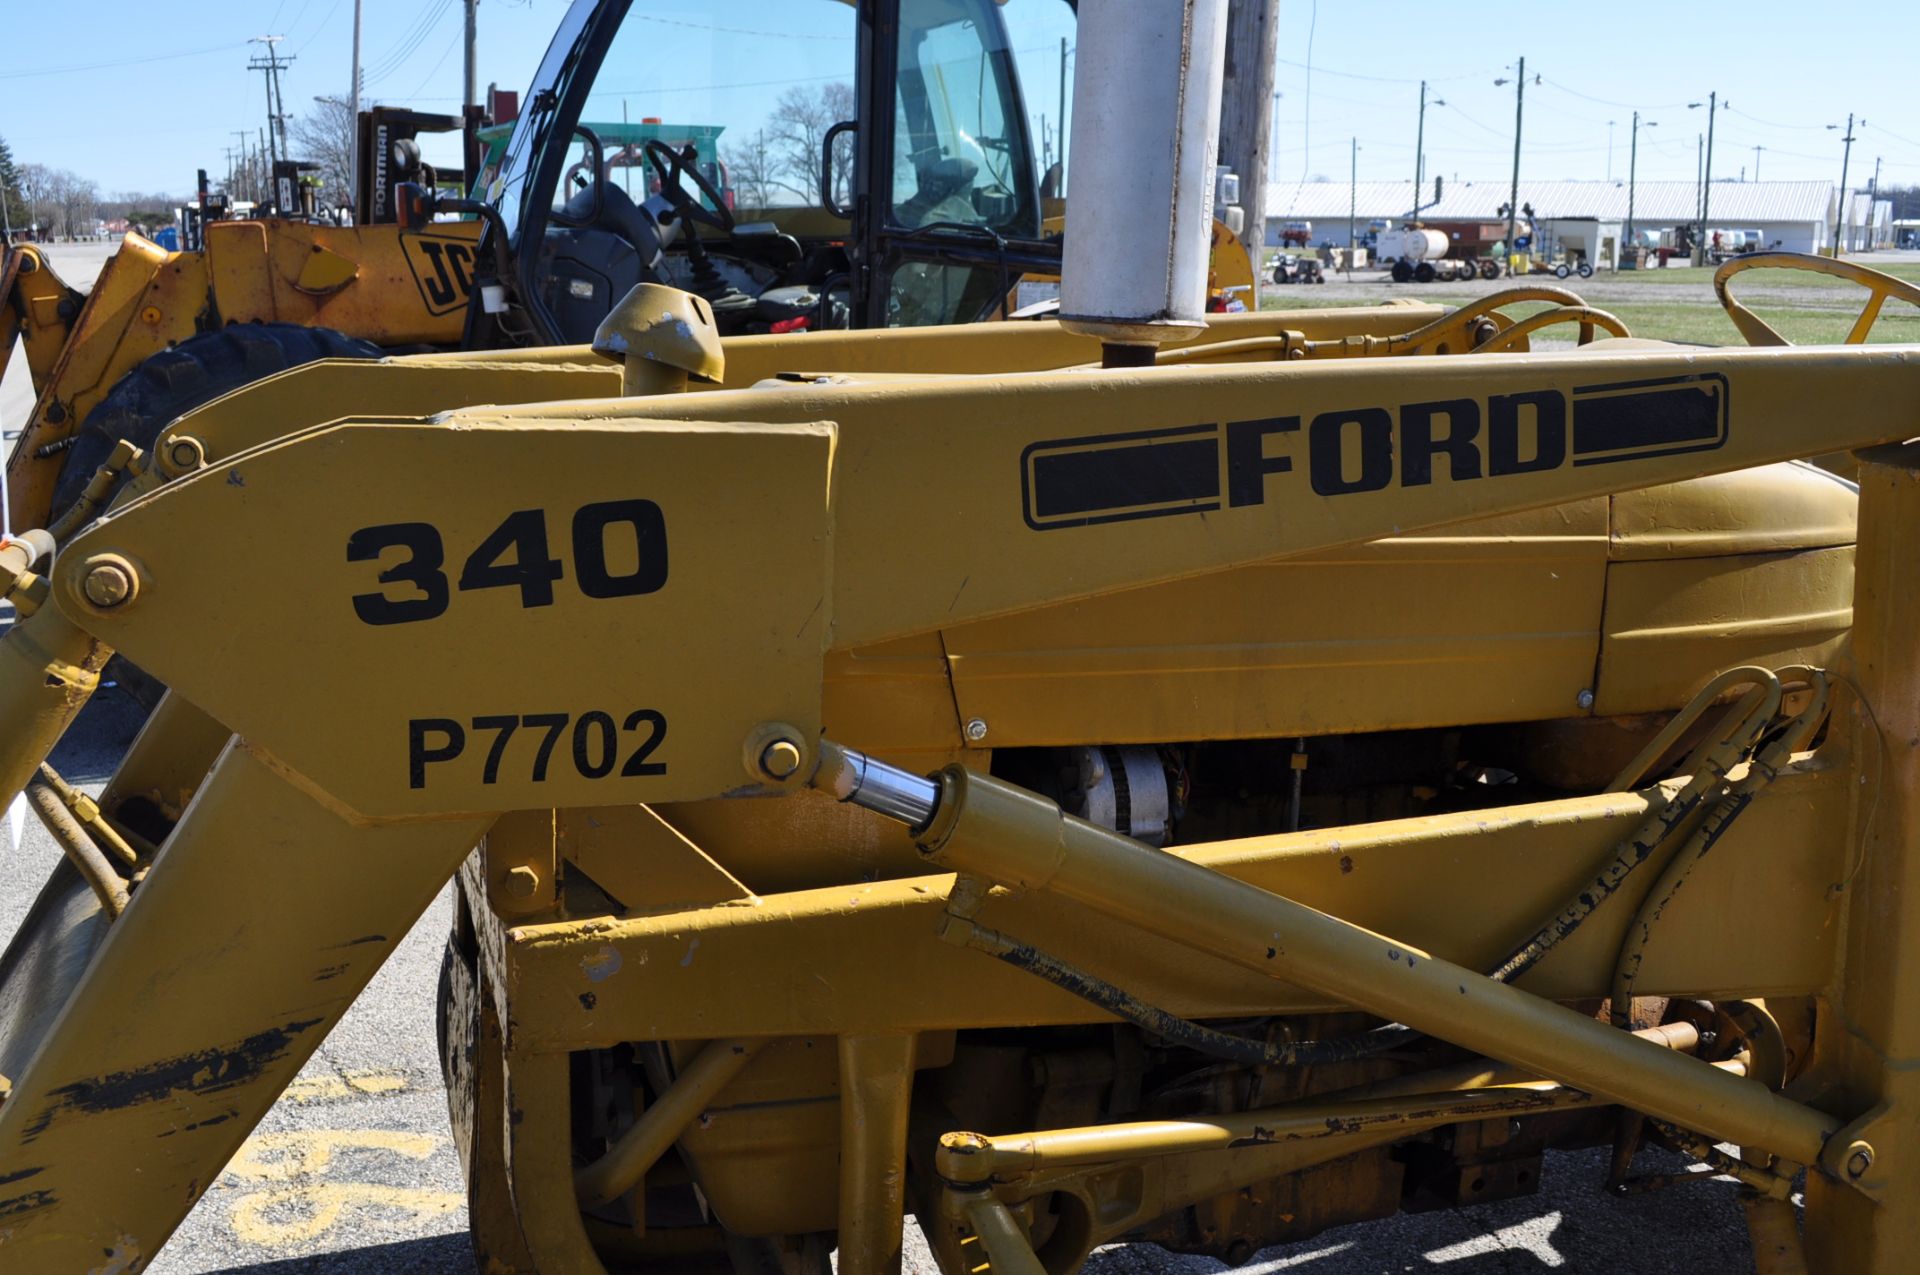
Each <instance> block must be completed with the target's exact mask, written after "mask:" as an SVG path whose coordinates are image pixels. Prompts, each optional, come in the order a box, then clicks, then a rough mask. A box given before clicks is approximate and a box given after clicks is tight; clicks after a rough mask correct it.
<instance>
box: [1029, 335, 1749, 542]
mask: <svg viewBox="0 0 1920 1275" xmlns="http://www.w3.org/2000/svg"><path fill="white" fill-rule="evenodd" d="M1727 389H1728V387H1727V378H1726V377H1724V376H1721V375H1719V374H1718V373H1712V372H1709V373H1703V374H1700V375H1695V376H1679V377H1670V378H1665V379H1661V380H1652V381H1622V382H1615V383H1612V384H1607V385H1586V386H1580V387H1578V388H1576V389H1575V390H1574V391H1573V394H1572V396H1571V399H1572V401H1571V402H1569V401H1568V400H1569V396H1568V395H1566V394H1564V393H1562V392H1561V391H1559V390H1555V389H1541V390H1528V391H1524V392H1521V393H1518V394H1494V395H1491V396H1489V397H1487V398H1485V399H1478V398H1450V399H1436V400H1433V401H1431V402H1422V403H1403V404H1400V405H1399V406H1398V407H1391V408H1389V407H1379V406H1367V407H1353V408H1343V409H1340V410H1336V411H1331V412H1321V413H1320V414H1319V415H1317V416H1314V417H1313V418H1311V419H1310V420H1308V419H1303V418H1302V417H1299V416H1263V417H1258V418H1255V419H1252V420H1243V421H1227V422H1226V423H1225V424H1214V425H1180V426H1173V427H1170V428H1164V429H1149V430H1138V431H1135V432H1132V433H1126V434H1103V435H1097V436H1093V437H1088V438H1061V439H1053V440H1050V441H1048V442H1043V443H1034V444H1033V445H1032V446H1030V447H1028V448H1027V449H1026V450H1025V451H1024V452H1022V453H1021V456H1020V488H1021V493H1022V496H1023V499H1024V503H1025V506H1026V508H1025V510H1024V513H1025V516H1026V520H1027V525H1028V526H1029V527H1032V528H1033V529H1034V530H1035V531H1053V530H1056V529H1058V528H1061V527H1085V526H1091V525H1093V524H1095V523H1103V522H1125V521H1129V520H1132V519H1135V518H1157V517H1162V516H1165V515H1169V514H1189V513H1207V512H1210V511H1213V510H1217V509H1220V508H1222V507H1226V508H1230V509H1231V508H1238V507H1241V506H1245V505H1261V504H1265V503H1266V502H1267V501H1268V499H1269V498H1270V496H1271V495H1272V493H1273V487H1274V484H1275V482H1276V481H1279V482H1282V483H1284V482H1288V481H1292V482H1298V481H1300V478H1302V477H1303V478H1304V479H1305V480H1306V484H1307V486H1308V488H1309V490H1311V491H1312V492H1313V494H1314V495H1316V496H1347V495H1352V494H1354V493H1356V492H1368V491H1381V490H1383V489H1385V488H1388V487H1392V486H1396V485H1397V486H1401V487H1423V486H1426V485H1428V484H1430V483H1432V482H1434V481H1435V479H1436V476H1438V477H1439V478H1440V479H1441V480H1442V481H1450V482H1456V483H1459V482H1471V481H1474V480H1476V479H1481V478H1502V477H1506V476H1509V475H1514V474H1531V473H1539V472H1541V471H1543V470H1553V469H1559V468H1561V467H1562V466H1564V465H1568V464H1572V465H1576V466H1579V465H1605V464H1612V463H1614V462H1616V461H1623V460H1638V459H1641V458H1643V457H1647V456H1665V455H1671V454H1674V453H1677V452H1696V451H1711V450H1713V449H1714V448H1717V447H1719V446H1721V445H1722V444H1723V443H1725V442H1726V441H1727ZM1289 474H1297V475H1299V477H1295V478H1291V479H1284V478H1277V476H1279V475H1289Z"/></svg>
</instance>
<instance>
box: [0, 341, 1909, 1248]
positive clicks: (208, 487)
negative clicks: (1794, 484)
mask: <svg viewBox="0 0 1920 1275" xmlns="http://www.w3.org/2000/svg"><path fill="white" fill-rule="evenodd" d="M1916 422H1920V375H1917V374H1916V371H1915V369H1914V367H1913V365H1912V363H1911V361H1910V353H1909V352H1907V351H1902V350H1896V349H1848V350H1832V349H1817V350H1792V351H1788V350H1768V351H1744V352H1742V351H1734V352H1726V353H1714V354H1711V355H1707V354H1699V353H1695V352H1679V351H1676V352H1673V353H1657V354H1650V353H1648V352H1647V351H1645V350H1637V351H1635V352H1634V353H1633V354H1632V355H1631V356H1621V355H1609V354H1605V353H1601V352H1589V353H1576V354H1555V355H1536V356H1520V357H1506V358H1498V359H1487V360H1471V361H1469V360H1425V359H1421V360H1386V361H1352V362H1343V363H1337V364H1327V365H1321V366H1304V365H1300V364H1246V365H1229V366H1225V367H1222V366H1214V367H1209V368H1179V367H1165V368H1156V369H1143V370H1129V371H1107V370H1099V369H1082V370H1073V371H1060V372H1035V373H1023V374H1017V375H1011V376H1001V377H996V378H993V379H992V380H990V381H989V380H986V379H980V380H975V379H972V378H967V377H961V376H945V377H942V376H934V377H927V378H924V379H921V378H905V379H896V380H888V381H880V382H872V383H864V384H863V383H860V382H859V381H858V379H857V378H848V379H847V380H846V382H845V383H838V384H799V385H792V386H787V387H782V388H770V389H759V390H738V391H718V392H710V393H707V394H703V395H697V396H688V397H681V398H671V399H652V400H636V399H626V400H620V399H612V400H601V401H585V402H571V403H565V404H546V405H533V406H528V407H525V408H510V409H509V408H502V409H472V410H467V411H461V412H454V413H449V414H446V415H443V416H439V417H435V418H431V419H424V420H423V419H417V418H414V419H404V418H403V419H390V420H346V421H341V422H336V423H332V424H324V425H318V426H314V427H311V428H308V429H304V430H301V431H299V432H296V433H294V434H291V435H289V436H287V437H285V438H281V439H277V440H275V441H272V442H267V443H263V444H261V445H259V446H257V447H254V448H251V449H249V450H245V451H241V452H239V453H238V454H235V455H231V456H229V457H227V458H225V459H222V460H219V461H218V462H216V463H214V464H212V465H210V466H209V467H207V468H206V469H204V470H201V471H199V472H197V473H194V474H192V475H190V476H187V477H184V478H182V479H180V480H177V481H175V482H172V483H170V484H168V485H166V486H165V487H163V488H161V489H159V490H157V491H154V492H152V493H151V494H148V495H146V496H144V497H141V498H139V499H136V500H134V501H132V502H131V503H129V504H127V505H125V506H123V507H121V508H120V509H119V510H118V511H117V512H116V513H114V514H113V515H112V516H111V517H109V518H107V519H105V520H103V521H102V522H100V523H99V524H97V525H95V526H94V527H93V528H92V529H90V530H88V531H87V532H86V533H84V534H83V535H81V536H80V537H78V538H77V539H76V540H75V541H74V542H73V544H71V545H70V546H69V547H68V549H67V551H66V552H64V553H63V554H62V555H61V556H60V559H59V562H58V564H57V566H56V567H55V568H54V569H53V570H52V572H51V575H50V577H49V582H48V583H49V587H48V589H47V593H46V600H45V602H44V603H43V604H42V605H41V606H40V608H39V609H38V610H37V611H35V612H34V614H32V615H31V616H29V617H28V618H27V619H26V620H24V621H23V622H22V623H21V624H20V625H19V626H17V628H16V629H15V630H14V631H13V632H12V633H10V634H8V635H7V637H6V638H5V641H6V642H7V643H8V645H9V648H10V649H11V650H13V651H25V650H31V649H34V648H33V646H32V644H33V643H34V642H40V643H41V645H42V646H43V647H44V646H47V645H48V644H49V635H51V636H52V637H62V636H64V637H65V638H66V640H67V641H68V643H69V645H71V644H72V643H73V642H76V641H81V642H84V641H88V640H91V641H97V642H98V643H99V644H100V646H101V647H102V648H105V647H112V648H115V649H118V650H121V651H123V652H125V653H126V654H127V655H128V656H130V657H131V658H133V659H134V660H136V661H137V662H139V663H140V664H141V665H143V666H144V667H146V668H148V669H150V670H152V671H153V672H154V673H156V674H157V675H159V676H161V677H163V678H164V679H165V680H166V681H167V682H168V683H169V684H170V685H171V686H172V687H173V688H174V689H175V692H176V694H177V695H178V696H179V697H181V698H182V699H184V700H187V701H191V703H192V704H194V705H196V706H198V707H199V708H200V709H203V710H205V711H206V712H207V713H208V714H210V715H211V716H212V717H213V718H214V719H216V720H217V721H218V722H220V723H221V724H222V725H223V726H225V727H226V728H228V729H230V730H231V731H233V732H234V733H235V734H236V736H237V737H238V739H237V740H236V741H235V742H234V743H232V744H231V745H229V747H228V748H227V749H226V751H225V752H224V754H223V755H222V757H221V759H220V760H219V762H218V763H217V764H216V765H215V767H214V769H213V772H212V774H211V776H210V777H209V779H208V780H207V782H206V783H205V785H204V786H203V787H202V790H201V792H200V794H199V796H198V797H197V798H196V800H195V802H194V804H193V805H192V807H191V808H190V809H189V810H188V811H187V813H186V815H185V817H184V819H183V820H182V821H181V823H180V824H179V825H178V827H177V828H176V829H175V830H174V832H173V834H172V836H171V837H170V838H169V840H168V843H167V845H166V848H165V850H164V852H163V854H162V856H161V859H160V861H159V862H158V863H156V864H155V865H154V867H153V869H152V871H151V873H150V875H149V876H148V878H147V881H146V883H145V884H144V885H143V886H142V887H141V889H140V890H139V891H138V893H137V894H136V896H135V899H134V903H133V906H131V907H130V908H129V909H128V911H127V912H126V914H125V915H124V916H123V917H121V918H120V919H119V920H118V921H116V922H114V923H113V925H112V927H111V928H110V930H109V933H108V935H107V938H106V941H105V943H104V945H103V946H102V947H101V949H100V951H99V953H98V955H97V956H96V957H95V958H94V960H93V963H92V965H91V967H90V968H89V969H88V971H87V973H86V975H85V977H84V980H83V981H82V982H81V984H80V986H79V988H78V989H77V991H76V993H75V994H74V995H73V996H72V998H71V999H70V1001H69V1004H68V1008H67V1010H66V1012H65V1013H64V1014H63V1015H62V1016H61V1017H60V1018H59V1020H58V1022H57V1023H55V1024H54V1025H52V1026H51V1027H50V1028H48V1029H47V1031H46V1033H45V1035H44V1036H43V1037H42V1038H41V1039H39V1040H38V1041H36V1042H34V1043H33V1044H34V1048H33V1051H32V1057H31V1060H30V1061H28V1059H27V1057H26V1054H25V1051H24V1050H22V1049H20V1048H18V1047H16V1048H15V1049H13V1050H11V1051H9V1052H8V1053H6V1054H0V1058H4V1059H7V1060H8V1061H7V1065H6V1066H0V1071H7V1070H8V1067H13V1068H22V1069H21V1070H19V1071H18V1074H14V1073H12V1072H9V1074H10V1075H11V1076H12V1080H13V1089H12V1093H11V1096H9V1097H8V1098H7V1099H6V1101H5V1103H4V1104H3V1105H0V1183H6V1184H7V1187H8V1189H9V1190H10V1191H11V1192H12V1194H11V1196H10V1197H8V1198H7V1199H6V1200H5V1203H4V1205H3V1206H0V1208H4V1211H5V1219H6V1221H5V1225H4V1226H0V1249H6V1250H9V1251H8V1256H9V1257H11V1256H12V1254H13V1252H18V1253H19V1254H20V1255H21V1256H22V1257H24V1258H25V1259H26V1262H25V1264H24V1265H23V1267H22V1269H29V1270H39V1269H47V1270H64V1269H89V1268H92V1267H98V1266H99V1264H100V1261H101V1258H100V1254H101V1253H102V1252H103V1251H105V1252H107V1253H108V1262H107V1264H106V1266H105V1267H103V1269H133V1267H134V1265H135V1264H136V1263H139V1262H144V1261H145V1260H146V1258H147V1257H148V1256H150V1255H151V1254H152V1253H153V1252H154V1251H155V1250H156V1249H157V1248H158V1246H159V1245H160V1244H161V1243H163V1242H164V1240H165V1238H166V1236H167V1235H168V1234H169V1233H170V1232H171V1230H172V1229H173V1227H174V1226H176V1225H177V1224H178V1222H179V1220H180V1218H181V1217H183V1216H184V1215H185V1213H186V1211H187V1209H188V1208H190V1207H191V1205H192V1203H193V1201H194V1200H195V1199H196V1198H197V1196H198V1194H199V1193H200V1192H202V1191H204V1190H205V1189H206V1187H207V1186H208V1184H209V1183H210V1182H211V1181H212V1180H213V1178H214V1177H215V1176H216V1175H217V1173H218V1171H219V1169H220V1166H221V1165H222V1164H223V1163H224V1162H225V1160H226V1158H227V1157H228V1156H230V1155H231V1154H232V1152H233V1151H234V1150H235V1149H236V1148H237V1147H238V1145H239V1143H240V1141H241V1140H242V1139H243V1138H244V1137H245V1135H246V1133H247V1131H248V1130H249V1129H251V1127H252V1126H253V1124H254V1123H255V1122H256V1121H257V1120H258V1119H259V1118H260V1117H261V1115H262V1114H263V1113H264V1112H265V1110H266V1109H267V1107H268V1106H269V1105H270V1104H271V1102H272V1101H273V1099H274V1098H275V1096H276V1095H277V1094H278V1093H279V1091H280V1089H281V1088H282V1087H284V1085H285V1084H286V1082H287V1081H288V1080H289V1079H291V1077H292V1076H293V1074H294V1073H295V1072H296V1071H297V1069H298V1067H299V1066H300V1063H301V1061H302V1060H303V1059H304V1058H305V1057H306V1055H307V1054H308V1053H310V1052H311V1050H312V1049H313V1048H314V1047H315V1046H316V1045H317V1043H318V1041H319V1040H320V1039H321V1038H322V1037H323V1036H324V1034H325V1032H326V1030H327V1029H328V1028H329V1027H330V1026H331V1024H332V1023H333V1022H335V1021H337V1019H338V1016H339V1014H340V1013H341V1012H343V1011H344V1009H345V1008H346V1006H347V1005H348V1004H349V1003H350V1002H351V1000H352V998H353V995H354V994H355V993H356V992H357V990H358V988H359V987H360V986H362V985H364V982H365V980H366V979H367V978H369V977H370V976H371V974H372V972H373V970H374V969H375V968H377V966H378V963H379V961H380V960H381V959H383V958H384V956H385V954H386V952H387V951H389V950H390V949H391V946H392V944H393V943H394V942H395V941H396V940H397V938H398V936H399V934H400V933H401V930H402V929H403V928H404V927H405V925H406V924H408V923H409V922H410V920H411V919H412V918H413V917H414V916H417V915H418V913H419V911H420V910H421V909H422V908H423V907H424V906H425V904H426V902H427V900H428V899H430V898H431V897H432V894H433V892H434V891H435V890H436V889H437V888H438V887H439V886H440V885H441V884H442V883H444V881H445V880H446V879H447V877H448V876H449V875H450V874H451V873H452V871H453V869H454V866H455V864H457V863H458V861H459V860H460V858H461V857H462V855H463V854H464V853H465V852H466V850H467V849H468V848H469V847H470V846H471V845H473V844H474V842H475V841H476V840H477V839H478V838H479V837H481V836H482V834H483V833H484V832H485V830H486V829H487V827H488V826H489V824H490V823H491V822H492V821H493V820H494V819H495V818H496V817H497V815H498V814H499V813H500V812H504V811H512V810H551V809H554V808H560V807H574V806H610V805H629V804H636V803H660V802H676V801H690V800H697V799H705V798H713V797H718V796H725V795H775V794H779V793H782V792H788V791H791V790H793V789H796V788H798V787H800V786H802V785H803V784H804V783H805V782H806V781H807V779H808V778H809V776H811V775H812V774H813V773H814V770H815V765H816V762H817V758H818V754H819V749H820V743H819V741H820V731H821V681H822V661H823V658H824V656H825V655H826V654H827V653H828V652H829V651H837V650H842V649H845V648H848V647H852V646H857V645H861V644H865V643H870V642H873V641H877V640H880V639H884V638H888V637H893V636H898V635H903V634H911V633H918V632H925V631H927V630H929V629H932V628H935V627H938V626H940V625H943V624H948V623H957V622H960V621H962V620H968V619H979V618H985V617H989V616H995V615H1004V614H1009V613H1013V612H1018V611H1022V610H1025V609H1030V608H1033V607H1037V606H1040V605H1042V604H1051V603H1057V602H1060V601H1063V600H1068V599H1074V598H1086V597H1094V596H1099V595H1102V594H1106V593H1111V592H1114V591H1117V590H1121V589H1126V588H1130V587H1134V586H1137V585H1143V584H1148V583H1152V582H1155V581H1165V580H1171V579H1176V578H1181V577H1185V576H1191V575H1196V574H1201V573H1205V572H1212V571H1220V570H1225V569H1228V568H1231V567H1234V566H1237V565H1242V564H1247V563H1253V562H1263V561H1268V560H1272V559H1276V558H1282V557H1287V556H1292V555H1298V554H1305V553H1311V552H1314V551H1316V550H1321V549H1326V548H1331V547H1334V546H1338V545H1343V544H1350V543H1354V542H1358V541H1365V540H1371V539H1375V538H1378V537H1382V536H1387V535H1391V534H1395V533H1399V532H1408V531H1413V530H1416V529H1420V528H1430V527H1438V526H1444V525H1446V524H1449V523H1452V522H1458V521H1462V520H1467V519H1475V518H1483V517H1488V516H1492V515H1496V514H1500V513H1504V512H1510V511H1515V510H1523V509H1530V508H1536V507H1540V506H1546V505H1552V504H1556V503H1559V502H1564V501H1568V500H1572V499H1575V498H1578V497H1582V496H1593V495H1600V494H1605V493H1608V492H1614V491H1621V490H1627V489H1631V488H1637V487H1643V486H1650V485H1655V484H1662V483H1668V482H1674V481H1678V480H1680V479H1684V478H1690V477H1695V476H1698V475H1702V474H1709V473H1718V472H1724V471H1728V470H1733V469H1738V468H1743V467H1747V466H1752V465H1757V464H1762V463H1765V462H1769V461H1774V460H1780V459H1785V458H1790V457H1796V456H1803V455H1807V454H1810V453H1814V452H1821V451H1831V450H1835V449H1837V448H1858V447H1864V446H1869V445H1872V444H1876V443H1882V442H1890V441H1897V440H1900V439H1903V438H1905V437H1907V436H1909V435H1911V434H1913V433H1914V432H1915V426H1916ZM449 475H457V476H458V477H457V481H449ZM209 620H213V621H215V622H217V623H218V624H219V625H220V626H221V640H220V641H219V642H217V643H210V642H209V641H208V640H207V636H206V635H207V627H206V626H207V623H208V621H209ZM1909 658H1910V657H1909ZM9 743H11V741H9ZM783 749H784V750H787V753H785V754H779V753H778V750H783ZM777 754H778V755H782V756H789V757H790V761H791V764H785V763H783V764H782V765H781V766H779V767H778V768H777V770H776V771H775V772H773V773H770V770H769V766H768V762H767V759H768V758H769V757H773V756H776V755H777ZM775 773H778V774H779V775H780V776H781V777H780V778H775V777H774V774H775ZM1010 826H1011V825H1010ZM1003 862H1005V860H1003ZM263 864H270V865H271V867H264V866H263ZM1010 872H1011V873H1012V875H1013V876H1015V877H1017V876H1019V873H1020V869H1018V868H1017V867H1016V868H1013V869H1010ZM1038 883H1039V881H1038V880H1036V881H1035V884H1038ZM149 896H151V897H149ZM210 899H218V900H220V904H219V906H218V907H217V908H214V909H212V912H211V914H213V915H218V916H220V917H223V918H226V919H225V920H223V921H221V922H220V923H219V924H208V923H207V918H208V916H209V915H210V911H209V907H208V900H210ZM1272 955H1273V954H1272V952H1271V950H1270V951H1269V953H1268V957H1269V959H1271V957H1272ZM1409 964H1411V962H1409ZM163 986H164V987H165V988H166V991H167V994H168V1003H169V1004H170V1005H172V1004H178V1005H183V1006H191V1007H192V1008H191V1010H190V1011H188V1012H183V1013H168V1014H165V1015H162V1014H157V1013H154V1012H152V1011H151V1009H150V1008H148V1007H147V1005H148V1003H149V1002H150V998H151V996H152V995H153V994H154V993H155V992H156V991H157V990H158V989H159V988H161V987H163ZM1462 994H1463V995H1464V994H1465V993H1464V990H1463V992H1462ZM1516 994H1517V993H1516ZM1541 1030H1543V1031H1546V1030H1548V1026H1547V1025H1545V1024H1543V1025H1542V1027H1541ZM23 1064H24V1066H23ZM1663 1074H1664V1073H1663ZM1779 1101H1781V1102H1784V1101H1785V1100H1784V1099H1782V1100H1779ZM1789 1107H1791V1110H1790V1111H1789V1110H1788V1108H1778V1107H1770V1108H1768V1110H1769V1111H1770V1112H1775V1113H1778V1112H1786V1113H1787V1114H1786V1115H1785V1116H1784V1117H1783V1119H1785V1121H1786V1124H1787V1125H1790V1126H1791V1129H1792V1134H1791V1137H1787V1138H1784V1139H1783V1140H1784V1141H1786V1142H1788V1144H1789V1145H1788V1146H1787V1147H1785V1148H1784V1149H1786V1150H1788V1151H1791V1152H1802V1153H1804V1151H1805V1149H1806V1147H1807V1145H1808V1144H1809V1142H1810V1141H1817V1138H1818V1137H1819V1136H1821V1135H1822V1134H1823V1132H1824V1131H1825V1130H1827V1129H1829V1128H1831V1127H1832V1126H1833V1124H1834V1123H1836V1122H1835V1121H1834V1120H1833V1118H1832V1117H1828V1116H1824V1115H1821V1114H1819V1113H1814V1112H1811V1111H1809V1110H1808V1109H1805V1108H1799V1107H1798V1106H1797V1105H1794V1104H1789ZM1656 1108H1657V1104H1656ZM1760 1123H1762V1124H1764V1121H1763V1122H1760ZM1702 1127H1704V1128H1716V1127H1719V1126H1718V1125H1717V1124H1716V1123H1715V1122H1713V1121H1705V1122H1703V1124H1702ZM1729 1127H1739V1128H1742V1129H1748V1128H1753V1127H1755V1126H1754V1125H1753V1124H1747V1125H1738V1126H1729ZM108 1166H124V1170H116V1169H115V1168H113V1167H108ZM135 1166H138V1167H137V1170H136V1167H135ZM116 1263H118V1265H116Z"/></svg>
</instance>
